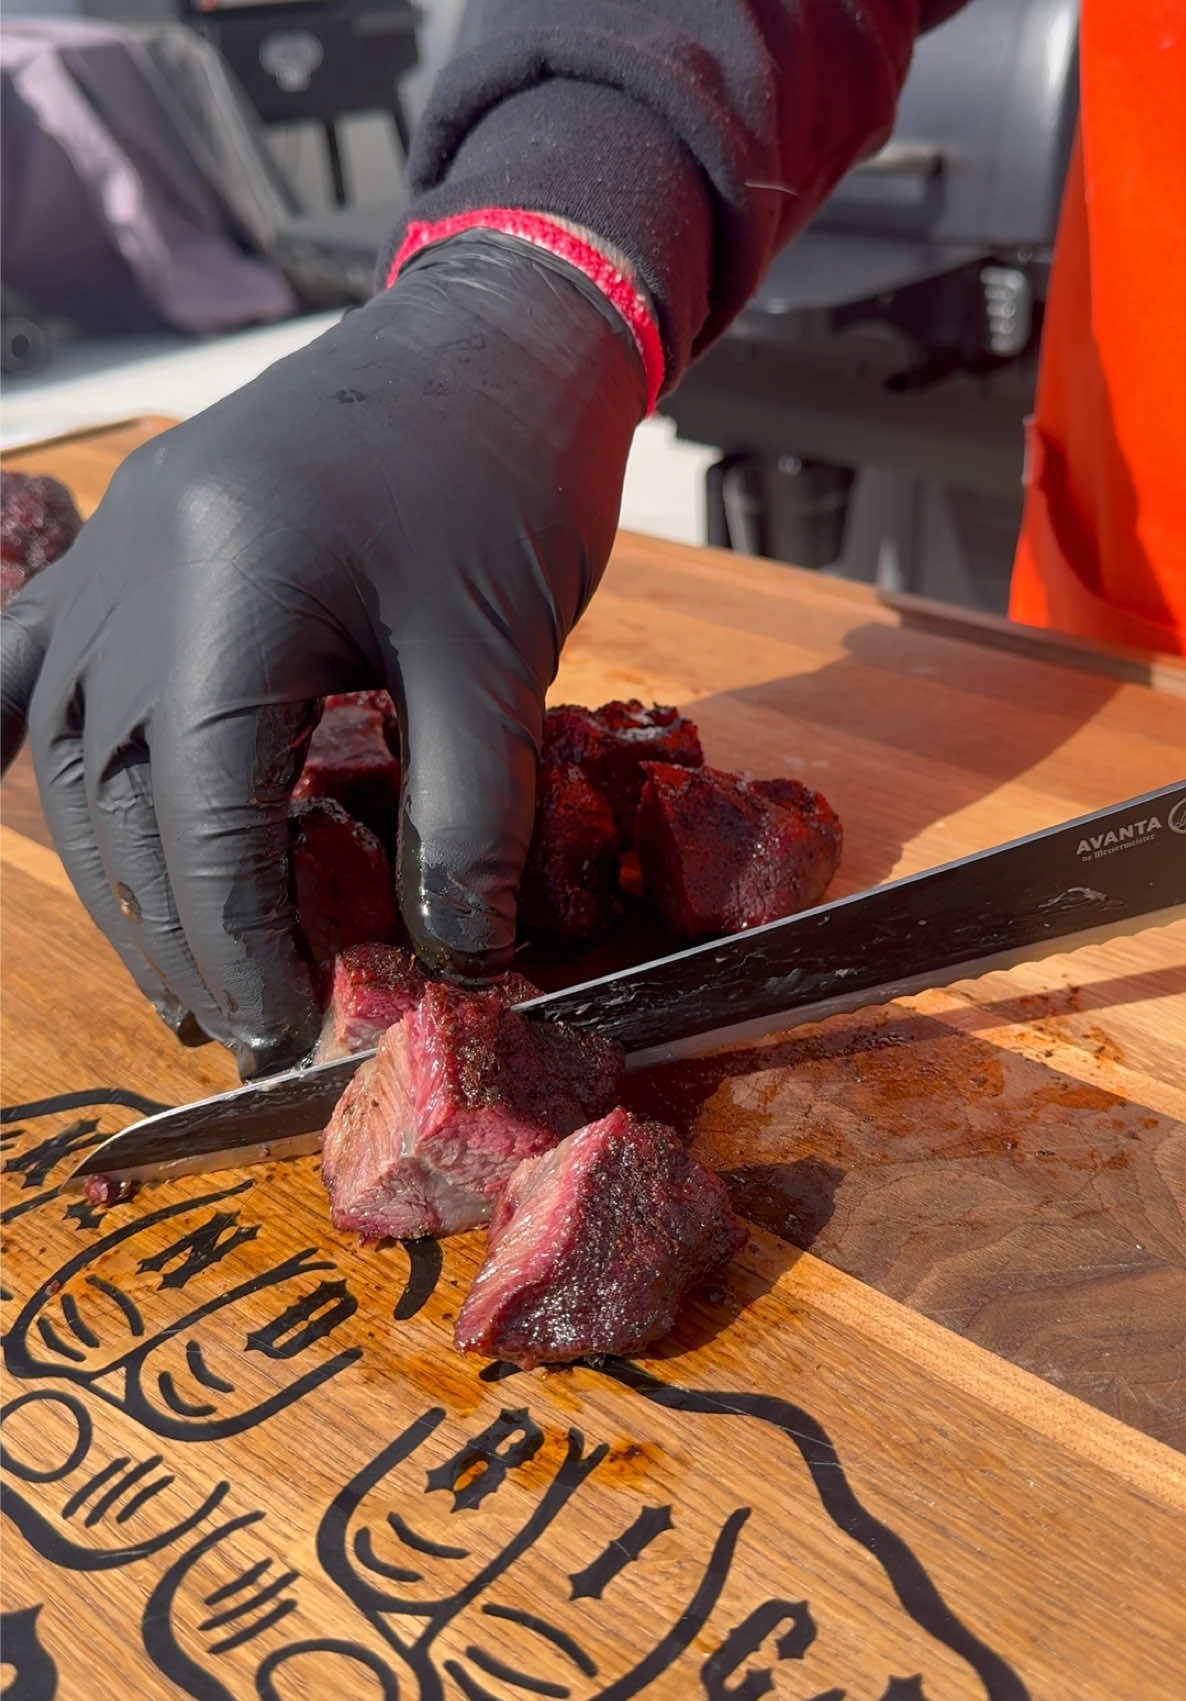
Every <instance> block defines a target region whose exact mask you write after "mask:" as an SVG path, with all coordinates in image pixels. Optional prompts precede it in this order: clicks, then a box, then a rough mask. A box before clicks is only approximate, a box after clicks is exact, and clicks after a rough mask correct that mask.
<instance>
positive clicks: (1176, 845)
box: [66, 781, 1186, 1186]
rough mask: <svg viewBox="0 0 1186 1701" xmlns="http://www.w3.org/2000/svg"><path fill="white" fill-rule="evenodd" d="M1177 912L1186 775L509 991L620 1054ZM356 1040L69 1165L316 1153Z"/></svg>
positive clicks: (649, 1057)
mask: <svg viewBox="0 0 1186 1701" xmlns="http://www.w3.org/2000/svg"><path fill="white" fill-rule="evenodd" d="M1180 916H1186V781H1181V782H1179V783H1178V784H1176V785H1172V786H1166V787H1163V788H1162V789H1161V790H1160V791H1152V792H1147V793H1145V795H1144V796H1142V797H1134V798H1130V799H1129V800H1128V802H1127V803H1120V804H1116V805H1115V806H1114V807H1112V808H1110V809H1101V810H1099V811H1097V812H1096V813H1095V814H1093V815H1083V816H1080V817H1079V818H1078V819H1076V820H1074V821H1068V822H1065V823H1064V824H1063V825H1062V826H1059V827H1049V828H1046V829H1045V830H1044V831H1043V832H1040V833H1031V834H1030V835H1029V837H1028V838H1024V839H1015V840H1013V841H1012V842H1011V843H1009V844H1005V845H999V846H998V847H997V848H996V849H995V850H988V851H980V852H978V853H977V854H976V855H974V856H966V857H962V858H961V859H960V860H959V861H958V862H949V863H945V864H943V865H942V867H939V868H931V869H927V870H926V871H925V872H924V873H922V874H912V875H909V876H908V877H907V878H906V879H904V880H894V881H891V882H890V883H889V884H887V885H884V886H875V887H874V888H873V889H872V890H871V891H868V892H861V893H858V894H857V895H856V896H855V897H851V898H840V899H838V900H837V901H836V902H835V903H831V904H821V905H820V906H819V907H818V908H816V909H811V910H804V911H801V912H800V913H799V914H797V915H793V916H788V917H787V918H786V919H785V920H782V921H773V922H769V923H767V924H766V925H764V926H762V927H753V928H749V929H748V930H747V931H745V932H743V933H734V934H732V935H730V936H729V937H728V938H725V939H716V940H713V941H711V942H710V943H708V944H705V945H696V946H693V947H692V948H691V949H689V950H685V951H677V952H675V953H674V954H673V955H672V956H669V957H661V958H659V959H658V960H657V961H655V962H651V963H643V964H641V965H640V966H638V967H636V968H630V969H624V970H622V971H620V972H619V973H617V974H612V975H606V976H604V977H603V978H601V979H599V980H591V981H586V982H584V983H583V984H582V985H579V986H572V987H566V988H565V989H564V990H563V991H561V992H551V993H547V994H546V995H544V996H543V997H540V998H533V999H531V1000H529V1001H528V1002H525V1003H522V1004H519V1005H516V1006H515V1008H516V1009H517V1010H519V1011H520V1012H521V1013H522V1014H523V1015H525V1016H532V1017H536V1018H538V1019H540V1020H545V1021H551V1022H569V1023H572V1024H573V1025H575V1026H577V1027H587V1028H592V1029H595V1030H596V1031H597V1032H598V1033H600V1034H602V1035H603V1036H604V1037H605V1038H607V1039H612V1040H616V1041H617V1043H618V1044H619V1045H621V1046H622V1047H623V1049H624V1050H625V1051H626V1053H627V1064H628V1067H630V1068H632V1069H637V1068H641V1067H644V1066H645V1065H648V1064H653V1063H662V1062H667V1061H669V1060H670V1059H673V1058H678V1057H694V1056H698V1055H701V1054H703V1053H704V1052H707V1051H714V1050H717V1049H718V1048H719V1047H720V1046H721V1045H723V1044H725V1043H726V1042H730V1043H737V1042H741V1041H745V1040H750V1039H756V1038H758V1037H759V1036H761V1035H762V1034H767V1033H772V1032H776V1031H780V1030H783V1029H787V1028H791V1027H796V1026H798V1025H799V1024H801V1023H803V1022H815V1021H819V1020H820V1019H821V1018H822V1017H824V1016H831V1015H835V1014H837V1013H839V1012H840V1011H844V1010H853V1009H858V1008H860V1007H861V1006H864V1005H871V1004H883V1003H886V1002H888V1001H889V1000H890V999H893V998H901V997H903V996H905V995H907V994H909V993H912V992H922V991H925V990H926V989H927V988H930V987H938V986H946V985H948V984H950V982H952V981H956V980H968V979H972V978H974V977H976V976H977V975H981V974H985V973H987V972H988V971H989V970H990V969H1002V968H1008V967H1010V966H1011V965H1012V964H1014V963H1020V962H1030V961H1033V960H1035V959H1037V958H1039V957H1043V956H1048V955H1050V954H1051V953H1053V952H1055V951H1067V950H1071V949H1074V948H1075V947H1077V946H1080V945H1086V944H1091V943H1095V942H1098V941H1101V940H1104V939H1109V938H1112V937H1114V936H1115V935H1117V934H1123V933H1134V932H1137V931H1138V930H1139V929H1141V928H1144V927H1151V926H1158V925H1164V924H1166V923H1168V922H1170V921H1173V920H1175V919H1176V918H1178V917H1180ZM373 1056H374V1050H373V1049H372V1050H369V1051H362V1052H358V1053H355V1054H354V1055H353V1056H350V1057H346V1058H341V1059H339V1060H337V1061H335V1062H333V1063H322V1064H317V1065H312V1066H306V1067H303V1068H300V1069H295V1070H291V1071H289V1072H288V1073H286V1074H282V1075H274V1076H272V1077H270V1078H269V1079H267V1080H263V1081H257V1082H251V1083H249V1084H248V1085H247V1086H244V1087H239V1088H237V1089H236V1090H234V1091H233V1092H229V1093H220V1094H218V1095H217V1096H216V1097H215V1098H209V1099H203V1100H201V1101H200V1102H199V1103H197V1104H189V1105H184V1106H182V1107H181V1108H179V1109H176V1110H166V1111H162V1112H160V1113H159V1114H158V1115H156V1116H150V1117H147V1118H145V1120H144V1121H142V1122H137V1123H134V1124H133V1125H132V1126H131V1127H130V1128H126V1129H124V1130H123V1131H122V1132H121V1133H119V1134H115V1135H113V1136H112V1137H111V1139H109V1140H105V1141H104V1142H103V1144H102V1145H101V1146H98V1147H96V1148H95V1149H94V1151H92V1152H91V1153H90V1155H89V1156H88V1157H87V1158H86V1160H85V1161H84V1162H83V1163H82V1164H80V1165H79V1167H78V1169H76V1170H75V1171H74V1174H73V1175H72V1176H71V1177H70V1180H69V1182H67V1184H66V1185H67V1186H71V1185H78V1184H82V1183H84V1182H85V1181H86V1179H87V1177H88V1176H94V1175H99V1176H105V1177H108V1178H110V1179H111V1180H113V1181H120V1180H129V1181H130V1180H142V1181H143V1180H150V1179H160V1178H163V1177H166V1176H171V1175H180V1174H185V1173H190V1172H193V1171H206V1170H217V1169H225V1168H234V1167H237V1166H238V1165H240V1164H249V1163H258V1162H262V1161H264V1160H265V1159H268V1158H273V1157H291V1156H296V1155H298V1154H299V1153H303V1152H312V1151H316V1150H317V1149H318V1147H319V1146H320V1144H321V1130H322V1129H323V1128H324V1126H325V1123H326V1122H327V1121H328V1119H329V1116H330V1113H331V1111H332V1110H333V1108H334V1105H335V1104H336V1103H337V1101H338V1099H339V1098H340V1097H341V1095H342V1092H343V1091H344V1089H345V1087H346V1085H347V1083H348V1082H349V1081H350V1079H351V1077H352V1076H353V1075H354V1073H355V1071H356V1070H357V1069H358V1067H359V1065H360V1064H361V1063H364V1062H365V1061H366V1060H367V1058H368V1057H373Z"/></svg>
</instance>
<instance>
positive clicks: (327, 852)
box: [289, 797, 400, 964]
mask: <svg viewBox="0 0 1186 1701" xmlns="http://www.w3.org/2000/svg"><path fill="white" fill-rule="evenodd" d="M289 869H290V875H291V882H292V894H293V902H294V903H295V905H296V910H297V920H298V922H299V925H300V929H301V933H302V934H303V935H304V939H305V944H306V945H307V947H308V950H309V955H310V956H311V957H312V959H313V961H314V962H315V963H318V964H329V963H330V962H332V960H333V959H334V957H336V956H337V955H338V953H339V952H341V951H345V950H348V949H349V947H350V946H351V945H365V944H370V943H375V944H393V943H394V942H395V941H397V940H398V939H399V937H400V921H399V912H398V910H397V908H396V902H395V884H394V881H393V880H392V875H391V863H390V862H389V860H388V857H387V852H386V851H385V850H384V849H383V846H382V845H381V844H380V843H379V841H378V839H377V838H376V837H375V835H374V834H373V833H372V832H371V830H370V828H369V827H364V826H363V824H362V822H361V821H356V820H355V819H354V817H353V816H352V815H349V814H347V812H346V811H345V810H344V809H343V808H342V806H341V804H340V803H335V802H334V801H333V799H332V798H328V797H315V798H307V799H306V800H305V801H304V802H298V803H294V804H293V805H292V806H291V809H290V811H289Z"/></svg>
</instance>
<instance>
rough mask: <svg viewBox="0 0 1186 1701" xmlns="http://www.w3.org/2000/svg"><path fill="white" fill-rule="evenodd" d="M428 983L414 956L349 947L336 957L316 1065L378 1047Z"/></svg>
mask: <svg viewBox="0 0 1186 1701" xmlns="http://www.w3.org/2000/svg"><path fill="white" fill-rule="evenodd" d="M427 984H428V983H427V981H426V980H425V979H424V976H423V975H422V974H421V972H420V970H419V969H418V968H417V967H416V959H415V958H414V957H413V955H412V953H411V952H410V951H404V950H402V949H401V948H400V947H399V946H398V945H374V944H369V945H351V946H350V948H349V949H348V950H346V951H342V952H340V953H339V955H338V956H337V957H335V958H334V970H333V981H332V983H331V985H330V995H329V1008H328V1010H327V1011H326V1013H325V1025H324V1027H323V1028H322V1030H321V1039H320V1040H319V1041H318V1045H317V1051H316V1054H315V1056H316V1061H317V1062H318V1063H328V1062H329V1061H330V1059H331V1058H334V1057H348V1056H349V1055H350V1053H351V1052H354V1051H366V1050H367V1049H368V1048H369V1047H370V1046H372V1045H376V1044H377V1043H378V1040H379V1036H380V1035H381V1034H382V1033H384V1032H385V1031H386V1030H387V1029H388V1028H389V1027H391V1025H392V1024H393V1023H394V1022H399V1021H401V1020H402V1019H403V1017H405V1016H406V1015H407V1013H408V1011H409V1010H414V1009H415V1007H416V1005H417V1004H418V1003H419V1001H420V995H421V993H422V992H423V991H424V988H425V986H426V985H427Z"/></svg>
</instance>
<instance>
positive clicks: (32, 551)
mask: <svg viewBox="0 0 1186 1701" xmlns="http://www.w3.org/2000/svg"><path fill="white" fill-rule="evenodd" d="M81 530H82V515H81V514H80V513H79V512H78V509H77V508H76V507H75V506H74V498H73V497H72V496H71V494H70V492H69V491H68V490H67V489H66V486H65V485H64V484H62V483H60V481H59V480H58V479H56V478H49V477H33V476H31V475H30V474H29V473H23V472H9V471H8V470H7V469H5V470H3V471H0V562H3V564H4V566H6V567H22V568H23V569H24V571H25V574H26V576H28V575H31V574H33V573H40V571H41V569H42V568H43V567H48V566H49V564H50V562H51V561H56V560H57V559H58V557H59V556H60V555H65V553H66V551H67V550H68V549H69V547H70V545H71V544H72V543H73V542H74V540H75V538H76V537H77V536H78V534H79V532H80V531H81ZM18 589H19V587H18ZM13 594H14V595H15V592H14V593H13Z"/></svg>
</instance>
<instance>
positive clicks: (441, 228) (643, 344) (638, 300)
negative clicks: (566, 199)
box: [387, 207, 666, 414]
mask: <svg viewBox="0 0 1186 1701" xmlns="http://www.w3.org/2000/svg"><path fill="white" fill-rule="evenodd" d="M464 230H498V231H502V232H503V233H504V235H507V236H517V237H520V238H521V239H522V240H523V241H524V242H530V243H533V244H534V246H535V247H537V248H546V249H547V250H548V252H549V253H550V254H555V255H556V256H557V258H558V259H561V260H565V261H567V263H568V264H569V265H570V266H574V267H575V268H576V270H577V271H578V272H583V273H584V275H585V277H587V278H588V279H589V281H590V282H591V283H594V284H596V286H597V288H598V289H599V290H600V291H601V293H602V295H604V296H605V298H606V300H607V301H608V302H610V303H611V305H612V306H613V307H615V308H616V309H617V311H618V312H619V313H620V314H621V316H622V318H623V319H624V320H625V321H626V325H627V328H628V329H629V331H630V334H631V336H632V337H633V338H634V343H635V346H636V348H637V349H638V352H639V355H640V357H641V359H642V365H643V371H644V373H645V375H646V386H647V413H648V414H651V413H653V412H654V411H655V404H656V402H657V401H658V400H659V392H660V390H661V389H662V388H663V376H664V369H665V364H666V363H665V361H664V359H663V344H662V342H661V340H660V337H659V327H658V325H657V324H656V323H655V319H654V315H653V314H652V312H651V310H650V308H649V306H648V305H647V302H646V300H645V299H644V297H643V295H642V294H641V292H640V291H639V290H638V289H637V288H636V286H635V285H634V284H632V283H631V281H630V279H629V278H628V277H626V276H625V275H624V274H623V273H622V272H620V271H619V270H618V268H617V266H615V265H614V264H613V262H612V261H611V260H609V259H607V258H606V256H605V255H604V254H603V253H602V252H601V250H600V249H598V248H595V247H594V246H593V244H592V243H591V242H586V241H585V239H584V237H581V236H575V235H574V234H573V232H572V231H571V230H566V229H565V227H564V226H563V225H562V224H558V223H557V222H556V220H555V219H551V218H549V217H548V216H547V215H546V214H544V213H529V212H524V211H522V210H519V209H517V208H514V207H481V208H476V209H475V210H473V211H472V212H468V213H453V214H452V215H451V216H450V217H449V218H444V219H437V220H436V221H435V222H434V223H425V222H419V223H413V224H410V225H409V226H408V230H407V234H406V236H405V237H404V240H403V242H402V244H401V245H400V249H399V252H398V254H397V255H396V256H395V259H394V260H393V261H392V263H391V270H390V272H389V273H388V275H387V287H388V288H389V289H390V287H391V285H392V284H393V283H394V282H395V280H396V278H397V277H398V276H399V274H400V272H401V271H402V269H403V268H404V267H405V266H406V265H407V263H408V261H409V260H411V259H412V257H413V256H414V255H416V254H420V253H422V252H423V250H424V249H425V248H430V247H432V245H433V244H434V243H437V242H444V241H446V240H447V239H448V238H449V237H450V236H458V235H460V233H461V232H462V231H464Z"/></svg>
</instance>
